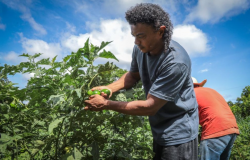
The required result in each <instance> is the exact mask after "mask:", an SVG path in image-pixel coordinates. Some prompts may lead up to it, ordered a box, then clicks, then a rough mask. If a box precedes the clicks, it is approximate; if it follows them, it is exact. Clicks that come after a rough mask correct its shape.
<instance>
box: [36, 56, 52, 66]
mask: <svg viewBox="0 0 250 160" xmlns="http://www.w3.org/2000/svg"><path fill="white" fill-rule="evenodd" d="M36 64H42V65H49V64H50V60H49V58H46V59H41V60H40V61H38V62H36Z"/></svg>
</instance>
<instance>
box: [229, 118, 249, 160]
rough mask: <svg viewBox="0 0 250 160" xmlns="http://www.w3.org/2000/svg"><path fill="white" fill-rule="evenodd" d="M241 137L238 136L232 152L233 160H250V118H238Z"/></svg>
mask: <svg viewBox="0 0 250 160" xmlns="http://www.w3.org/2000/svg"><path fill="white" fill-rule="evenodd" d="M236 118H237V123H238V127H239V130H240V135H239V136H237V138H236V140H235V142H234V146H233V149H232V152H231V157H230V159H232V160H242V159H244V160H250V152H249V151H250V136H249V133H250V125H249V124H250V116H248V117H246V118H242V117H236Z"/></svg>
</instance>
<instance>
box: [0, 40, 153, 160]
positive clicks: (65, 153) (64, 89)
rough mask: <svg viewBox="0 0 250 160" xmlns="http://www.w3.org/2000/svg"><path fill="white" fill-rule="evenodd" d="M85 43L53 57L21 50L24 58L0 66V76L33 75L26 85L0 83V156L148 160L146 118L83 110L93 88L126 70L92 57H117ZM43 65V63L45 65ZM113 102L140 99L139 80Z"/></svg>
mask: <svg viewBox="0 0 250 160" xmlns="http://www.w3.org/2000/svg"><path fill="white" fill-rule="evenodd" d="M109 43H110V42H102V43H101V45H100V46H95V45H93V44H91V43H89V40H87V41H86V42H85V44H84V47H82V48H80V49H78V51H77V52H72V53H71V54H70V55H67V56H66V57H64V58H63V59H62V61H57V60H56V58H57V57H54V58H53V59H49V58H47V59H39V56H40V55H41V53H37V54H34V55H29V54H22V55H20V56H22V57H26V58H27V62H21V63H20V64H19V65H13V66H11V65H7V64H5V65H4V66H0V73H1V78H2V77H7V76H8V75H9V76H10V75H15V74H24V73H34V77H32V78H31V79H30V80H29V81H28V82H27V85H26V87H25V88H22V89H20V88H18V87H15V86H14V84H13V83H12V82H9V81H8V82H6V81H5V82H4V83H3V82H1V86H0V89H1V90H0V94H1V96H0V109H1V114H0V120H1V121H0V133H1V139H0V159H54V160H59V159H60V160H61V159H94V160H97V159H150V158H152V147H151V144H152V135H151V131H150V127H149V123H148V121H147V117H139V116H128V115H124V114H120V113H117V112H113V111H105V110H104V111H102V112H91V111H86V110H84V109H83V108H84V100H86V99H88V97H89V93H88V91H89V90H90V89H91V88H92V87H94V86H101V85H102V86H103V85H107V84H109V83H111V82H113V81H115V80H117V79H118V78H119V77H120V76H122V75H123V74H124V73H125V72H126V71H125V70H123V69H120V68H118V67H117V66H116V65H114V64H113V63H110V62H107V63H105V64H98V65H95V64H94V61H95V59H96V58H99V57H102V58H109V59H114V60H117V61H118V59H117V58H116V57H115V55H113V54H112V53H111V52H109V51H106V50H105V49H104V47H105V46H107V45H108V44H109ZM45 66H47V67H45ZM111 99H112V100H118V101H132V100H142V99H145V94H144V92H143V89H142V85H141V83H138V84H137V85H136V86H135V87H134V88H132V89H130V90H122V91H120V92H118V93H114V94H113V95H112V97H111Z"/></svg>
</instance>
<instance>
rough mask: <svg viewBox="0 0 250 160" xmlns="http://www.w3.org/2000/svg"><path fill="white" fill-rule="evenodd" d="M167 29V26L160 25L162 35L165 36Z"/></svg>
mask: <svg viewBox="0 0 250 160" xmlns="http://www.w3.org/2000/svg"><path fill="white" fill-rule="evenodd" d="M165 29H166V26H163V25H162V26H160V28H159V32H160V35H161V36H163V34H164V32H165Z"/></svg>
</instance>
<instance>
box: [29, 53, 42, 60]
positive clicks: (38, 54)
mask: <svg viewBox="0 0 250 160" xmlns="http://www.w3.org/2000/svg"><path fill="white" fill-rule="evenodd" d="M41 55H42V53H35V54H34V55H33V56H31V57H30V58H34V59H35V58H37V57H40V56H41Z"/></svg>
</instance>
